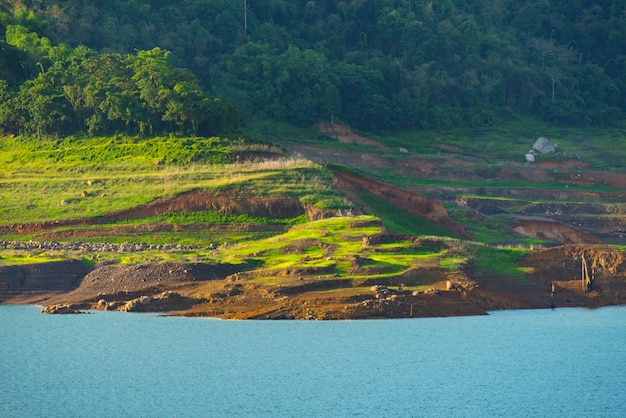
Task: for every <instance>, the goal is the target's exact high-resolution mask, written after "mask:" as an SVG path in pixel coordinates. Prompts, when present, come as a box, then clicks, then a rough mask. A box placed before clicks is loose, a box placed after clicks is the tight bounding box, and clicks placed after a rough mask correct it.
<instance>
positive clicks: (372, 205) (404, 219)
mask: <svg viewBox="0 0 626 418" xmlns="http://www.w3.org/2000/svg"><path fill="white" fill-rule="evenodd" d="M359 198H360V199H362V200H363V201H364V202H365V204H366V205H367V209H368V211H369V212H371V213H372V214H374V215H376V216H378V217H380V218H381V219H382V221H383V225H384V226H385V229H387V230H388V231H391V232H397V233H401V234H414V235H436V236H446V237H454V236H455V235H454V234H453V233H452V232H450V231H449V230H447V229H445V228H442V227H440V226H437V225H436V224H435V223H434V222H433V221H432V220H430V219H428V218H424V217H421V216H416V215H413V214H412V213H410V212H408V211H406V210H404V209H401V208H398V207H397V206H393V205H391V204H389V203H387V202H386V201H384V200H382V199H379V198H378V197H376V196H374V195H372V194H370V193H361V194H360V196H359Z"/></svg>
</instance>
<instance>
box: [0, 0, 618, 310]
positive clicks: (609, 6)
mask: <svg viewBox="0 0 626 418" xmlns="http://www.w3.org/2000/svg"><path fill="white" fill-rule="evenodd" d="M470 3H471V4H470ZM625 10H626V9H625V4H624V2H620V1H608V0H607V1H598V2H593V4H591V3H590V2H583V1H570V2H563V1H551V2H539V3H538V2H534V1H516V2H514V1H510V0H500V1H487V0H481V1H474V2H466V1H461V0H435V1H420V0H413V1H402V0H394V1H389V0H356V1H309V0H306V1H305V0H297V1H283V0H256V1H239V2H235V1H231V0H175V1H169V2H164V1H160V0H131V1H126V0H124V1H120V0H83V1H80V2H75V1H67V0H50V1H46V2H42V1H30V0H8V1H4V2H1V3H0V302H3V303H39V304H42V305H47V306H48V308H47V309H46V311H47V312H50V313H64V312H76V311H80V310H84V309H107V310H126V311H167V312H171V311H175V312H176V313H177V314H181V315H206V316H215V317H223V318H297V319H337V318H373V317H412V316H446V315H470V314H471V315H474V314H483V313H485V312H486V311H487V310H489V309H507V308H544V307H548V306H551V305H553V306H557V307H561V306H601V305H607V304H619V303H624V298H625V297H626V296H624V295H626V292H624V290H626V289H624V288H625V286H626V269H625V264H624V263H625V262H624V253H625V251H626V247H625V246H624V244H625V241H624V233H625V231H626V205H625V204H624V201H625V197H626V196H625V194H626V192H625V190H626V172H625V168H624V163H623V162H624V161H625V159H626V147H624V146H622V145H623V144H624V141H625V139H624V134H623V125H624V112H625V111H626V95H624V94H622V93H623V91H625V90H626V76H625V75H626V71H625V69H626V68H624V65H626V64H625V63H626V61H625V60H624V59H623V57H624V56H625V53H626V38H625V36H626V35H624V34H626V30H625V28H626V18H625V16H626V14H625Z"/></svg>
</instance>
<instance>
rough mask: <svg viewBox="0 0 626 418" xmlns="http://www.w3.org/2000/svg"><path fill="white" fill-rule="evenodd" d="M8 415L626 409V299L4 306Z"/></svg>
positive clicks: (0, 349)
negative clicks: (304, 310) (361, 305)
mask: <svg viewBox="0 0 626 418" xmlns="http://www.w3.org/2000/svg"><path fill="white" fill-rule="evenodd" d="M0 324H2V325H0V327H1V328H0V359H1V360H0V378H1V380H0V416H1V417H61V416H62V417H117V416H129V417H197V416H215V417H230V416H244V417H245V416H249V417H252V416H254V417H257V416H268V417H269V416H272V417H274V416H284V417H301V416H314V417H331V416H332V417H346V416H358V417H361V416H363V417H369V416H372V417H409V416H415V417H420V416H424V417H433V416H448V417H458V416H468V417H474V416H476V417H484V416H507V417H508V416H537V417H539V416H568V417H573V416H580V417H590V416H599V417H600V416H601V417H618V416H626V308H625V307H610V308H602V309H595V310H587V309H557V310H554V311H550V310H531V311H504V312H494V313H493V314H492V315H489V316H484V317H465V318H433V319H403V320H376V321H328V322H301V321H275V322H271V321H220V320H211V319H197V318H167V317H157V316H154V315H145V314H128V313H110V312H98V313H94V314H92V315H40V314H39V308H37V307H28V306H0Z"/></svg>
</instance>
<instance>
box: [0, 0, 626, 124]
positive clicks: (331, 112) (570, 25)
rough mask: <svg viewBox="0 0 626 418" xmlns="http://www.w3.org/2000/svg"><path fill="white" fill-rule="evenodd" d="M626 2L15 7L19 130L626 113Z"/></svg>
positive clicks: (143, 0)
mask: <svg viewBox="0 0 626 418" xmlns="http://www.w3.org/2000/svg"><path fill="white" fill-rule="evenodd" d="M625 6H626V0H600V1H588V0H567V1H564V0H539V1H538V0H518V1H513V0H472V1H468V0H342V1H339V0H289V1H286V0H168V1H164V0H4V1H2V2H0V32H1V33H4V34H5V38H4V39H3V40H0V99H1V100H0V103H1V104H0V128H2V130H4V131H5V132H7V133H15V134H17V133H36V134H46V135H47V134H67V133H73V132H86V133H91V134H97V133H103V132H115V131H131V132H137V133H143V134H149V133H154V132H161V131H170V132H182V133H198V134H215V133H220V132H226V131H234V130H237V129H238V128H239V127H240V126H241V123H242V120H243V119H245V118H250V117H259V118H269V119H274V120H280V121H284V122H288V123H293V124H299V125H307V124H310V123H313V122H316V121H318V120H321V119H325V120H328V119H330V118H331V116H334V117H335V118H339V119H341V120H343V121H345V122H346V123H349V124H350V125H352V126H353V127H356V128H360V129H363V130H407V129H443V128H448V127H453V126H459V125H466V126H484V125H489V124H495V123H497V122H499V121H502V120H510V119H512V118H516V117H518V116H519V115H523V116H532V117H537V118H539V119H542V120H545V121H550V122H553V123H565V124H601V123H610V122H612V121H617V120H622V119H623V115H624V112H625V111H626V95H624V94H622V92H623V91H625V90H626V7H625Z"/></svg>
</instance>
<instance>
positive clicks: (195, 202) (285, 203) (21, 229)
mask: <svg viewBox="0 0 626 418" xmlns="http://www.w3.org/2000/svg"><path fill="white" fill-rule="evenodd" d="M198 211H213V212H218V213H224V214H229V215H239V214H248V215H252V216H259V217H268V218H293V217H296V216H299V215H302V214H304V213H305V211H306V210H305V207H304V206H303V205H302V204H301V203H300V201H299V200H298V199H295V198H292V197H285V196H269V197H268V196H260V197H255V196H234V195H233V194H232V193H231V192H228V191H226V192H221V193H215V192H211V191H208V190H197V191H192V192H187V193H182V194H179V195H176V196H167V197H162V198H159V199H156V200H154V201H152V202H150V203H148V204H146V205H141V206H137V207H134V208H130V209H127V210H123V211H120V212H114V213H111V214H108V215H105V216H99V217H91V218H78V219H68V220H63V221H54V222H40V223H32V224H13V225H0V235H2V234H33V233H38V232H41V233H43V232H45V231H50V230H54V229H59V228H62V227H68V226H85V225H98V224H101V223H106V222H110V221H116V220H122V219H140V218H146V217H152V216H158V215H161V214H164V213H172V212H198ZM213 227H214V226H209V227H208V229H211V228H213ZM164 228H179V229H185V228H186V229H190V230H197V229H198V228H200V226H193V225H166V224H162V223H156V224H149V225H138V226H131V227H124V226H121V227H112V228H107V229H101V230H90V231H71V232H54V233H48V234H46V235H41V237H42V238H55V237H59V238H61V237H70V236H71V237H79V236H94V235H93V234H94V233H95V234H98V233H99V232H103V233H104V234H107V233H113V234H115V233H116V232H117V233H125V232H128V230H133V229H134V230H144V231H148V232H150V231H154V232H158V231H159V230H164ZM218 228H240V230H246V229H241V228H244V227H243V226H241V225H240V226H219V227H218ZM246 228H251V229H250V230H253V229H254V228H259V229H263V228H264V227H257V226H247V227H246ZM272 228H275V226H269V227H268V229H272ZM68 234H69V235H68ZM95 236H97V235H95Z"/></svg>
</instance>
